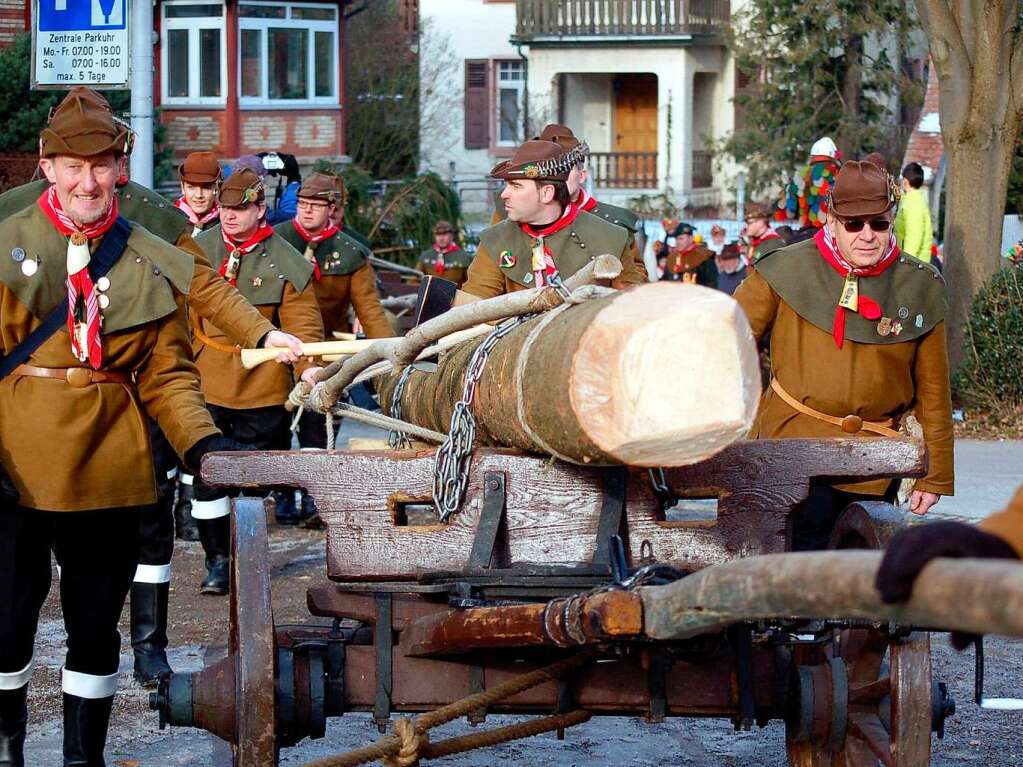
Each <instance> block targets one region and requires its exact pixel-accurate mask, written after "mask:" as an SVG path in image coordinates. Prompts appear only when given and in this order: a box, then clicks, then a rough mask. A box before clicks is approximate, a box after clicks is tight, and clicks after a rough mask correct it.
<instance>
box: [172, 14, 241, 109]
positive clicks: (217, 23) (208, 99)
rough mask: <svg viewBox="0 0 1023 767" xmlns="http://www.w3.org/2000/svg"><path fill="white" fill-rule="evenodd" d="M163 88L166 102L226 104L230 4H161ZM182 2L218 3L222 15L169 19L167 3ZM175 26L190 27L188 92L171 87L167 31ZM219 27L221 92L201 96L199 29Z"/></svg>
mask: <svg viewBox="0 0 1023 767" xmlns="http://www.w3.org/2000/svg"><path fill="white" fill-rule="evenodd" d="M160 5H161V8H160V42H161V45H160V92H161V95H162V98H161V102H160V103H161V104H163V105H167V106H220V107H222V106H224V105H225V104H227V34H226V27H225V24H226V19H227V8H226V7H224V4H223V2H219V3H218V2H217V0H167V1H166V2H163V3H161V4H160ZM169 5H173V6H180V5H219V6H220V7H221V13H220V17H219V18H217V17H214V16H200V17H197V18H185V19H169V18H167V6H169ZM172 29H187V30H188V95H187V96H171V95H170V93H169V90H168V85H169V83H168V80H169V76H170V70H169V68H168V61H167V59H168V57H169V55H170V36H169V35H168V34H167V33H168V31H169V30H172ZM200 29H219V30H220V92H221V94H222V95H220V96H200V95H199V87H200V81H199V78H200V71H201V70H200V67H199V30H200Z"/></svg>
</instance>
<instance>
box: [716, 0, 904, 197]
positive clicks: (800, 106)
mask: <svg viewBox="0 0 1023 767" xmlns="http://www.w3.org/2000/svg"><path fill="white" fill-rule="evenodd" d="M912 24H913V22H912V18H911V17H910V16H909V15H908V12H907V6H906V4H905V3H902V2H896V1H895V0H866V1H864V0H824V2H813V3H810V2H804V1H803V0H755V2H753V3H751V5H750V6H749V9H748V10H747V11H746V12H744V13H739V14H737V15H736V17H735V19H734V20H733V31H732V33H731V35H732V40H731V42H732V50H733V54H734V56H735V62H736V67H737V68H738V71H739V72H741V73H743V74H744V75H747V76H749V78H750V81H751V82H750V86H749V87H748V88H744V89H742V90H741V91H740V92H739V93H738V94H737V95H736V98H735V103H736V105H737V106H738V107H739V110H738V111H740V112H741V113H742V114H743V120H742V124H741V125H739V126H738V129H737V130H736V131H735V132H733V133H732V134H731V135H729V136H728V137H726V138H725V139H724V140H723V141H722V142H720V144H719V145H718V147H717V149H718V151H719V152H723V153H724V154H726V155H729V156H731V157H733V158H734V159H735V160H736V162H738V163H739V164H740V165H741V166H744V167H745V168H746V169H747V171H748V180H749V183H750V185H751V187H752V189H753V191H754V192H757V191H760V190H763V189H767V188H776V187H777V186H778V185H779V184H781V183H782V182H783V181H784V180H785V179H786V178H790V177H791V176H792V173H793V172H794V171H795V170H796V169H797V168H800V167H802V166H803V165H805V163H806V161H807V152H808V150H809V148H810V146H811V144H813V142H814V141H815V140H817V139H818V138H820V137H822V136H831V137H832V138H833V139H834V140H835V143H836V144H837V145H838V147H839V149H840V150H842V152H843V155H844V156H845V157H846V158H849V157H860V156H862V155H864V154H866V153H867V152H871V151H875V150H877V151H881V152H882V153H883V154H885V156H886V157H887V158H888V159H889V162H891V163H894V164H898V162H899V159H900V158H901V155H902V151H903V148H904V146H905V140H906V138H908V133H909V131H908V130H907V129H906V128H905V126H902V125H900V121H901V120H900V117H901V113H902V106H903V105H905V104H906V103H907V102H909V103H910V104H914V103H915V104H919V103H920V102H921V100H922V95H923V88H922V84H921V83H919V82H916V81H914V80H913V79H912V78H910V77H909V76H907V75H905V74H903V73H902V71H901V69H900V64H901V62H900V61H899V59H900V58H901V53H900V52H901V51H903V50H905V47H906V44H907V42H908V41H907V37H908V34H909V31H910V29H911V28H912ZM893 104H894V106H895V108H894V109H892V106H893Z"/></svg>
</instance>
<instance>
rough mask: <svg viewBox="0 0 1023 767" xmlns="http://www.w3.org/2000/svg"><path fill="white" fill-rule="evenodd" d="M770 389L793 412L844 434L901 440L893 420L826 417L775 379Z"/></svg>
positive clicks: (826, 415)
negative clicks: (866, 433)
mask: <svg viewBox="0 0 1023 767" xmlns="http://www.w3.org/2000/svg"><path fill="white" fill-rule="evenodd" d="M771 388H772V389H774V393H775V394H777V395H778V396H779V397H781V400H782V402H784V403H785V404H786V405H788V406H789V407H790V408H792V409H793V410H795V411H797V412H799V413H802V414H803V415H808V416H810V417H811V418H816V419H817V420H818V421H824V422H825V423H830V424H832V425H834V426H837V427H838V428H840V429H841V430H842V431H844V432H845V433H846V434H857V433H859V432H861V431H869V432H871V433H873V434H880V435H881V436H882V437H897V438H902V437H903V436H905V435H903V434H902V433H901V432H898V431H896V430H895V429H893V428H892V426H894V425H895V420H894V419H892V418H889V419H888V420H887V421H864V420H863V419H862V418H860V417H859V416H858V415H847V416H845V418H839V417H838V416H834V415H828V414H827V413H822V412H820V411H819V410H814V409H813V408H812V407H807V406H806V405H804V404H803V403H802V402H800V401H799V400H797V399H796V398H795V397H793V396H792V395H791V394H789V393H788V392H787V391H785V390H784V389H783V388H781V384H780V383H778V379H777V378H772V379H771Z"/></svg>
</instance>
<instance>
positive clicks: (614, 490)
mask: <svg viewBox="0 0 1023 767" xmlns="http://www.w3.org/2000/svg"><path fill="white" fill-rule="evenodd" d="M603 476H604V501H603V504H602V505H601V507H600V520H599V521H598V522H597V546H596V549H595V550H594V552H593V564H594V565H603V566H608V567H609V566H610V565H611V539H612V538H613V537H615V536H617V535H618V531H619V530H620V529H621V526H622V515H623V514H624V513H625V489H626V485H627V483H628V478H629V474H628V470H627V469H625V467H615V468H611V469H605V470H604V472H603Z"/></svg>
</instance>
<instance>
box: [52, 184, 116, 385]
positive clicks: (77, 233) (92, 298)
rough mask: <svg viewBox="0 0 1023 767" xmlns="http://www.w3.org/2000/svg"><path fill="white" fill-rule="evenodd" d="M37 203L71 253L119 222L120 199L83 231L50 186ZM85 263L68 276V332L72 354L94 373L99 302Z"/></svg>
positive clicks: (99, 358)
mask: <svg viewBox="0 0 1023 767" xmlns="http://www.w3.org/2000/svg"><path fill="white" fill-rule="evenodd" d="M36 202H37V204H38V205H39V208H40V210H42V211H43V213H44V214H45V215H46V217H47V218H48V219H50V222H51V223H52V224H53V226H54V227H55V228H56V229H57V231H58V232H60V233H61V234H62V235H64V236H65V237H67V238H69V240H68V251H69V253H70V252H71V250H72V248H75V249H78V248H82V247H84V248H86V252H88V247H89V240H93V239H96V238H97V237H102V236H103V235H105V234H106V233H107V232H109V231H110V227H112V226H113V225H114V222H115V221H116V220H117V195H114V196H113V200H112V202H111V203H110V209H109V210H107V212H106V213H105V214H103V216H102V217H101V218H100V219H99V220H98V221H96V222H94V223H92V224H89V225H87V226H85V227H81V228H79V227H78V226H77V225H76V224H75V223H74V222H73V221H72V220H71V219H70V217H69V216H68V215H67V213H65V212H64V209H63V208H62V207H61V204H60V200H59V199H58V198H57V188H56V187H54V186H51V187H50V188H49V189H47V190H46V191H45V192H43V193H42V194H41V195H40V196H39V199H38V200H37V201H36ZM84 261H85V264H84V266H82V267H81V268H79V269H77V270H76V271H75V272H74V273H73V274H72V273H69V274H68V276H67V306H68V311H67V329H68V334H69V335H70V336H71V353H72V354H74V355H75V358H76V359H77V360H78V361H79V362H88V363H89V365H90V366H92V369H93V370H99V369H100V367H101V366H102V365H103V345H102V342H101V341H100V333H99V298H98V297H97V295H96V289H95V286H94V285H93V284H92V276H91V275H90V274H89V259H88V257H86V258H85V259H84Z"/></svg>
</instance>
